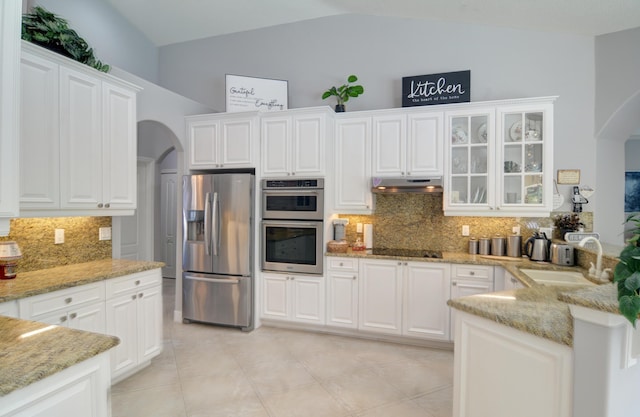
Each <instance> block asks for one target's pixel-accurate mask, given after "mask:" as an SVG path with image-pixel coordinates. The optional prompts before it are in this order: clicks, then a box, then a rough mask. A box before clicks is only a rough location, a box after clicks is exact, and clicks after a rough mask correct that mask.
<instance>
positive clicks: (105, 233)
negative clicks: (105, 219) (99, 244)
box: [98, 227, 111, 240]
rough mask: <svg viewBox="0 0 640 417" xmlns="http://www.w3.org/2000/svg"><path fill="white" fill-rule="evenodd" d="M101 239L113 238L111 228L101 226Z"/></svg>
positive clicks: (99, 233) (99, 235) (99, 234)
mask: <svg viewBox="0 0 640 417" xmlns="http://www.w3.org/2000/svg"><path fill="white" fill-rule="evenodd" d="M98 239H99V240H111V228H110V227H101V228H100V229H99V232H98Z"/></svg>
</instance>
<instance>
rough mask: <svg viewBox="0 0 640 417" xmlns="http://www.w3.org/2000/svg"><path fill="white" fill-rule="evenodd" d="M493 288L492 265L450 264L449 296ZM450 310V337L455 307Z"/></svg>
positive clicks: (460, 295)
mask: <svg viewBox="0 0 640 417" xmlns="http://www.w3.org/2000/svg"><path fill="white" fill-rule="evenodd" d="M493 290H494V267H493V266H486V265H452V266H451V298H452V299H455V298H460V297H467V296H470V295H476V294H485V293H488V292H493ZM450 310H451V337H452V338H453V336H454V334H455V315H456V311H455V309H450Z"/></svg>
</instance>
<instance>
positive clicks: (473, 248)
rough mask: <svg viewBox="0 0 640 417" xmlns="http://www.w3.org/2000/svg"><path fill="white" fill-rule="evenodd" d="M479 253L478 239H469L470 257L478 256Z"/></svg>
mask: <svg viewBox="0 0 640 417" xmlns="http://www.w3.org/2000/svg"><path fill="white" fill-rule="evenodd" d="M477 253H478V239H476V238H475V237H472V238H469V255H476V254H477Z"/></svg>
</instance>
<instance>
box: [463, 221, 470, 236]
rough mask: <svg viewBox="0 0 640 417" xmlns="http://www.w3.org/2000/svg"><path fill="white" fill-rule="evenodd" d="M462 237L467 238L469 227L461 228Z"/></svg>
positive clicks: (466, 225)
mask: <svg viewBox="0 0 640 417" xmlns="http://www.w3.org/2000/svg"><path fill="white" fill-rule="evenodd" d="M462 236H469V225H468V224H465V225H464V226H462Z"/></svg>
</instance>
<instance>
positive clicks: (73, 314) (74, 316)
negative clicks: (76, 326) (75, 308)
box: [69, 313, 78, 320]
mask: <svg viewBox="0 0 640 417" xmlns="http://www.w3.org/2000/svg"><path fill="white" fill-rule="evenodd" d="M76 317H78V314H76V313H71V314H69V318H71V320H73V319H75V318H76Z"/></svg>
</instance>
